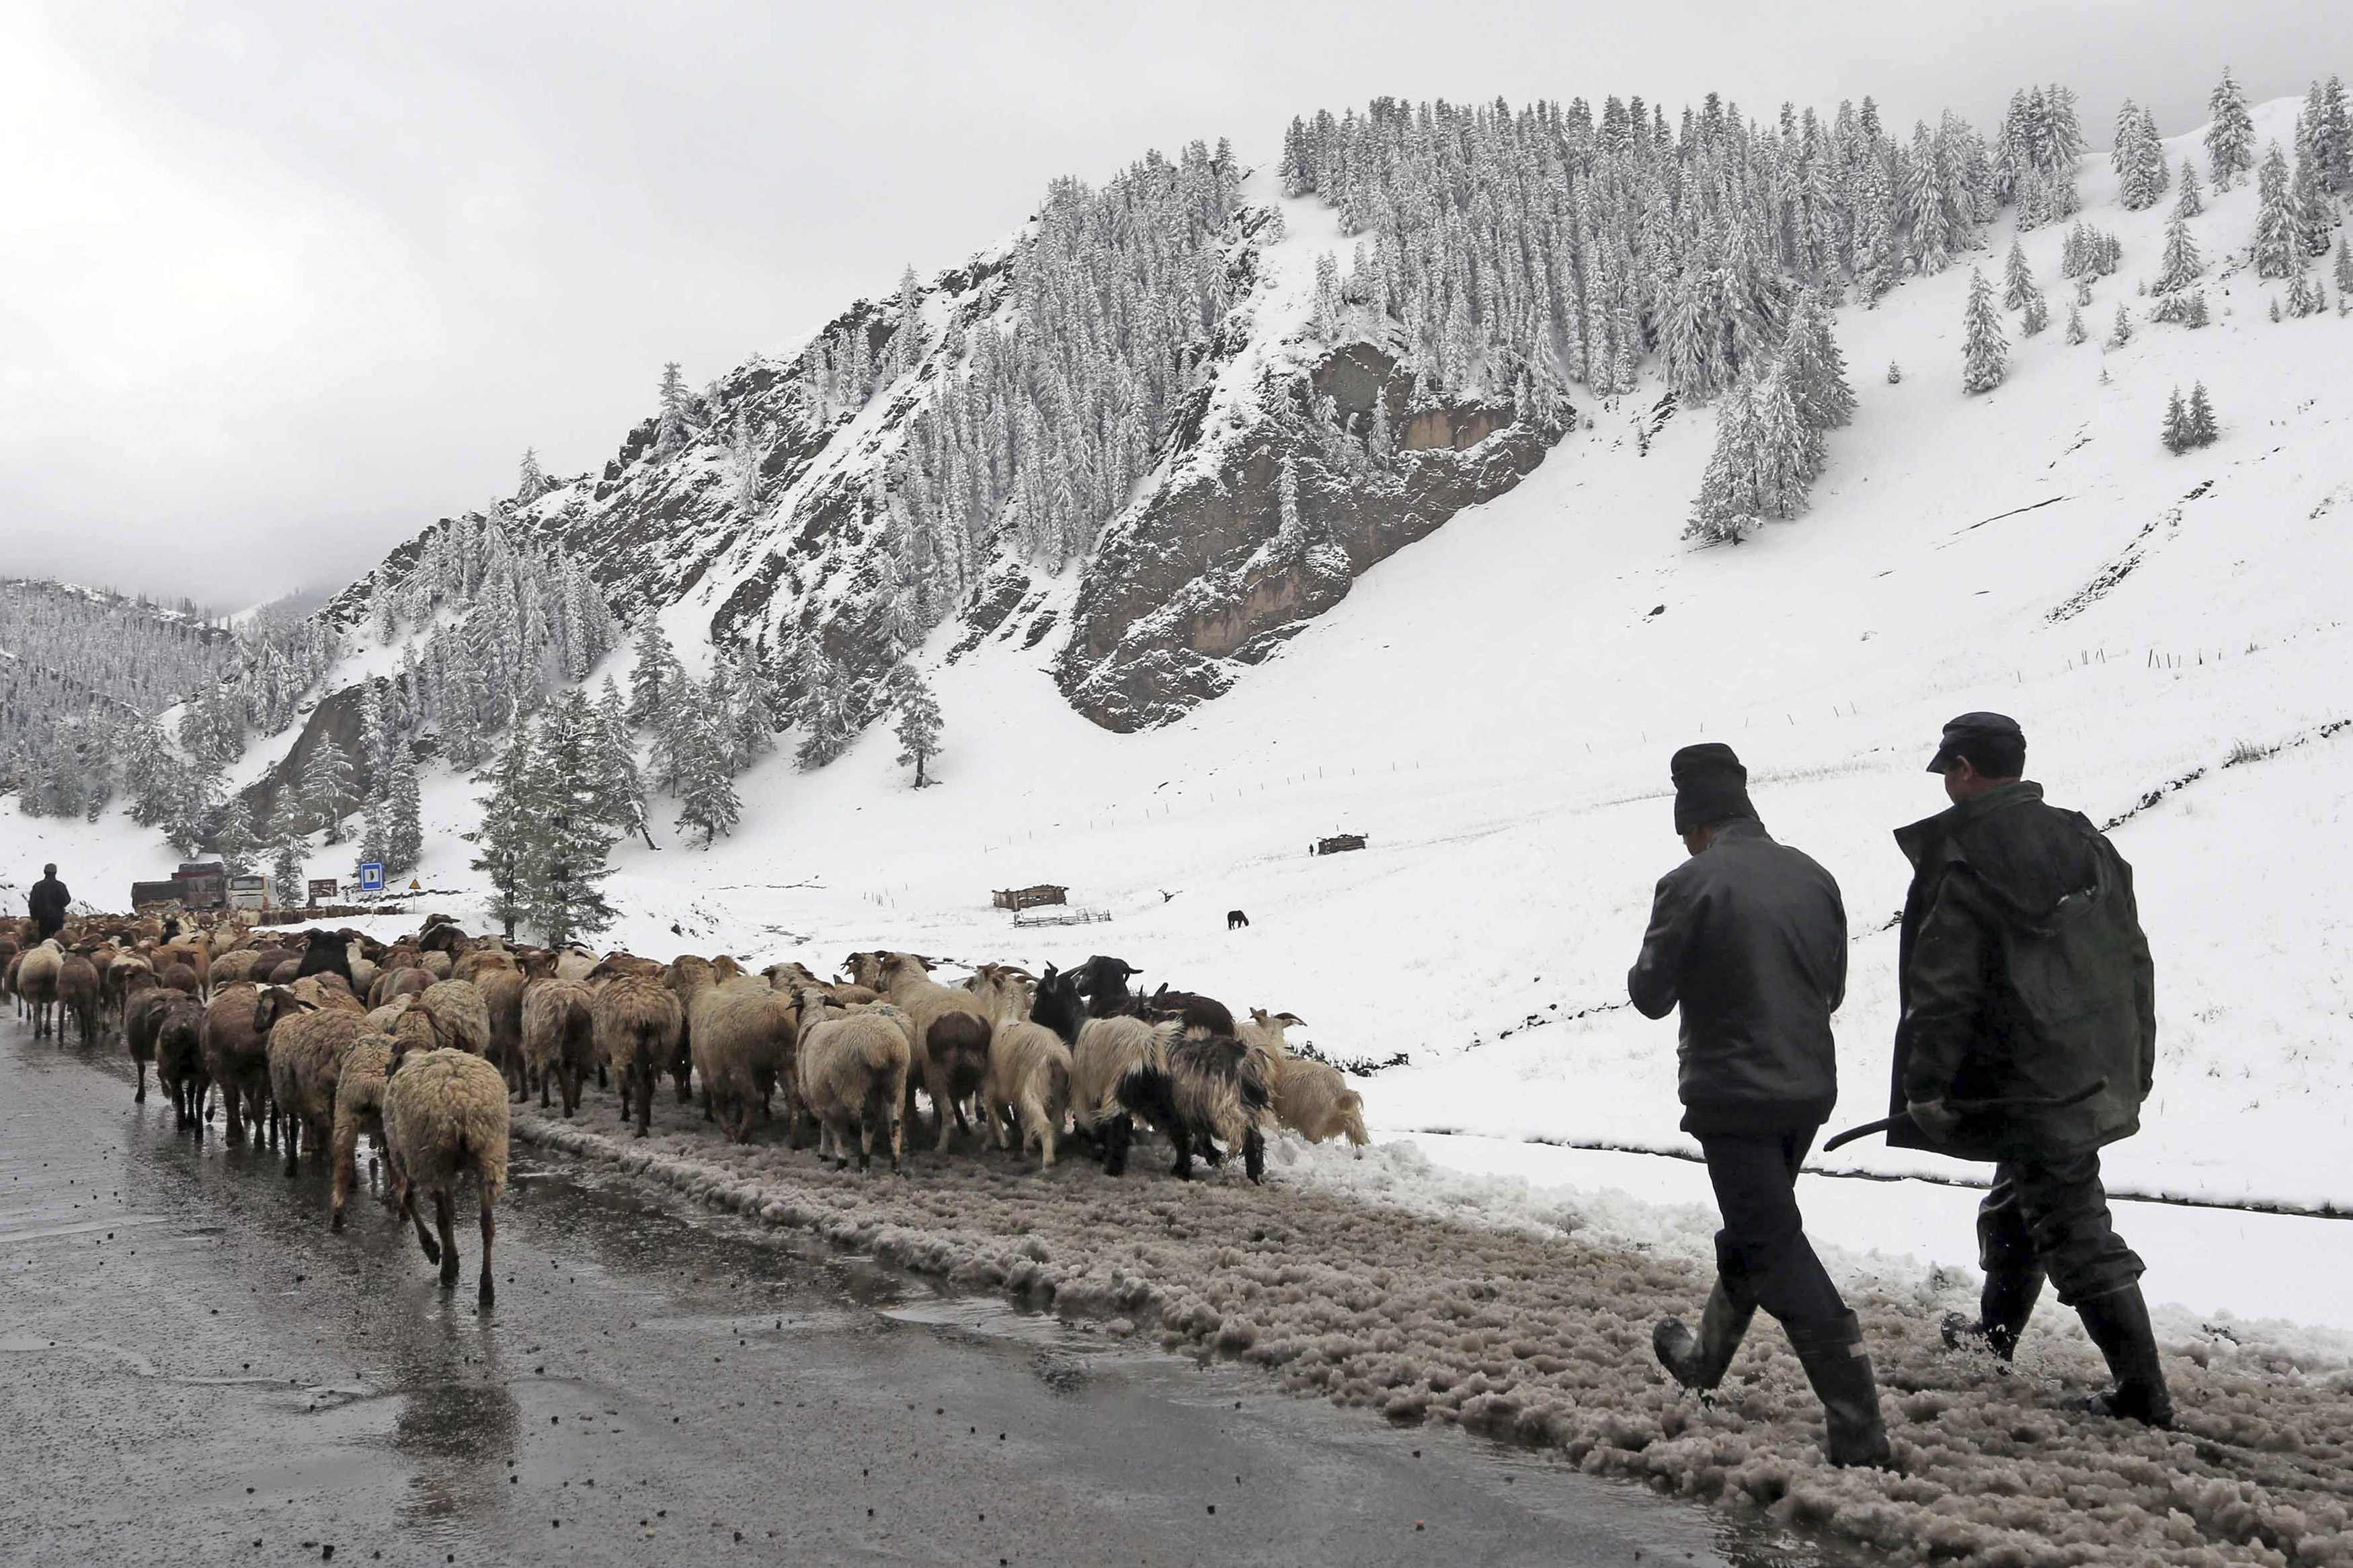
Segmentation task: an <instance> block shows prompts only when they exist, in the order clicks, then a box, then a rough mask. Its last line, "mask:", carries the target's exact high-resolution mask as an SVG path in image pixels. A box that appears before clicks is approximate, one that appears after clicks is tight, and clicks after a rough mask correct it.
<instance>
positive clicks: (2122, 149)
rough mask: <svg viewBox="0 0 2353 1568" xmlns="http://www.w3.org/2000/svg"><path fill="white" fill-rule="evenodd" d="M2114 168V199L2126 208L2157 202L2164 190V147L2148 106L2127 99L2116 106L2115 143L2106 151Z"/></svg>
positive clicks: (2131, 210)
mask: <svg viewBox="0 0 2353 1568" xmlns="http://www.w3.org/2000/svg"><path fill="white" fill-rule="evenodd" d="M2108 160H2109V163H2110V165H2111V166H2112V167H2114V168H2115V170H2116V199H2117V200H2118V201H2119V202H2120V203H2122V204H2123V205H2124V207H2125V210H2126V211H2127V212H2140V211H2142V210H2144V209H2145V208H2147V207H2152V206H2155V205H2157V201H2158V197H2159V196H2162V195H2164V194H2165V184H2166V172H2165V147H2164V144H2163V143H2162V142H2159V141H2158V136H2157V126H2156V123H2155V122H2154V121H2152V120H2151V119H2150V118H2149V113H2148V110H2145V109H2143V108H2141V107H2140V106H2139V105H2138V104H2137V103H2135V102H2134V101H2133V100H2131V99H2129V98H2127V99H2126V100H2125V101H2124V107H2123V108H2121V109H2119V110H2116V146H2115V147H2114V148H2113V149H2112V150H2111V151H2110V153H2109V154H2108Z"/></svg>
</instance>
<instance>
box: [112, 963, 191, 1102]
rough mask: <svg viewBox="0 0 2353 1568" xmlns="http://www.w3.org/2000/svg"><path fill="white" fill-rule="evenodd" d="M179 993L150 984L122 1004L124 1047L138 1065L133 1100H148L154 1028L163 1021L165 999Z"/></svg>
mask: <svg viewBox="0 0 2353 1568" xmlns="http://www.w3.org/2000/svg"><path fill="white" fill-rule="evenodd" d="M151 978H152V977H151ZM178 994H179V993H178V992H176V991H165V990H164V989H163V988H161V987H160V986H154V985H151V986H149V987H148V988H147V989H146V990H144V991H142V992H140V993H139V994H137V995H135V996H133V997H132V998H131V999H130V1000H129V1001H128V1002H125V1003H124V1004H123V1005H122V1044H123V1048H124V1049H126V1050H128V1051H129V1052H130V1053H131V1061H132V1066H134V1067H136V1068H138V1069H139V1092H138V1093H136V1094H134V1095H132V1097H131V1098H132V1103H133V1104H136V1105H144V1104H145V1103H146V1102H147V1064H148V1063H149V1062H152V1061H153V1060H154V1059H155V1030H156V1029H157V1027H158V1026H161V1025H162V1023H163V1022H164V1003H165V1002H166V1001H168V1000H169V999H170V998H172V997H174V996H176V995H178ZM185 1000H188V1001H194V1000H195V998H194V997H188V998H185Z"/></svg>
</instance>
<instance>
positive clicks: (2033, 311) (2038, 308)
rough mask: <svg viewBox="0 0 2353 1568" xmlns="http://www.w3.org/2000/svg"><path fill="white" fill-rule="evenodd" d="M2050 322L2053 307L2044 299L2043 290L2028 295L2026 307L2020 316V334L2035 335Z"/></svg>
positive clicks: (2028, 336) (2024, 335) (2029, 336)
mask: <svg viewBox="0 0 2353 1568" xmlns="http://www.w3.org/2000/svg"><path fill="white" fill-rule="evenodd" d="M2050 324H2051V307H2050V305H2049V304H2047V303H2046V302H2045V301H2044V300H2043V298H2042V290H2041V289H2036V290H2035V291H2034V292H2033V293H2031V294H2030V295H2028V296H2027V298H2026V309H2025V310H2023V311H2022V312H2021V314H2020V316H2019V319H2018V331H2019V335H2020V336H2021V337H2027V338H2031V337H2034V336H2036V335H2037V334H2038V333H2040V332H2041V331H2042V330H2043V329H2044V328H2046V327H2048V326H2049V325H2050Z"/></svg>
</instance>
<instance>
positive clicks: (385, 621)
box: [368, 566, 400, 644]
mask: <svg viewBox="0 0 2353 1568" xmlns="http://www.w3.org/2000/svg"><path fill="white" fill-rule="evenodd" d="M368 612H369V616H370V618H371V619H372V621H373V622H374V623H375V640H376V641H377V642H379V643H387V644H388V643H390V642H391V641H392V639H393V638H394V637H398V636H399V635H400V602H399V598H398V596H397V595H395V594H394V592H393V584H392V579H391V577H390V576H389V575H388V574H386V573H385V569H384V568H383V567H381V566H379V567H377V568H376V569H375V571H374V572H371V573H369V574H368Z"/></svg>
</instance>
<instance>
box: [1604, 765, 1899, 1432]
mask: <svg viewBox="0 0 2353 1568" xmlns="http://www.w3.org/2000/svg"><path fill="white" fill-rule="evenodd" d="M1668 766H1669V772H1670V773H1671V774H1672V778H1673V780H1674V785H1675V831H1676V832H1677V833H1678V834H1680V835H1682V837H1683V847H1684V848H1685V849H1686V850H1687V851H1689V853H1690V858H1689V859H1687V860H1685V861H1684V862H1683V864H1682V865H1681V866H1678V867H1677V868H1675V869H1673V870H1672V871H1670V872H1668V873H1667V875H1666V876H1664V877H1662V878H1661V879H1659V885H1658V890H1657V893H1656V895H1655V897H1654V899H1653V901H1652V903H1651V926H1650V930H1649V931H1648V932H1646V933H1645V934H1644V936H1643V939H1642V952H1641V957H1640V958H1639V959H1637V960H1636V961H1635V963H1634V968H1633V971H1632V973H1630V974H1628V975H1627V977H1626V988H1627V991H1628V993H1629V994H1630V996H1631V997H1632V999H1633V1003H1634V1005H1635V1006H1636V1007H1638V1008H1640V1009H1641V1012H1642V1014H1643V1016H1645V1017H1651V1018H1663V1017H1665V1016H1667V1014H1668V1012H1669V1011H1671V1010H1672V1009H1675V1008H1677V1007H1680V1008H1681V1009H1682V1021H1681V1033H1680V1038H1679V1042H1678V1044H1677V1046H1676V1056H1677V1058H1678V1063H1679V1066H1678V1080H1679V1082H1678V1088H1679V1091H1680V1094H1681V1098H1682V1100H1683V1108H1684V1110H1683V1131H1686V1132H1689V1133H1691V1134H1692V1135H1693V1136H1694V1137H1696V1138H1697V1139H1698V1140H1699V1144H1700V1149H1701V1151H1702V1152H1704V1154H1705V1155H1706V1157H1707V1173H1708V1180H1709V1181H1710V1182H1711V1183H1712V1184H1714V1185H1715V1200H1716V1206H1717V1207H1718V1208H1719V1209H1720V1210H1721V1211H1722V1213H1723V1216H1724V1228H1723V1229H1722V1230H1720V1231H1718V1232H1716V1237H1715V1258H1716V1263H1715V1268H1716V1279H1715V1289H1714V1290H1713V1291H1711V1292H1710V1293H1709V1295H1708V1299H1707V1307H1706V1310H1704V1312H1703V1313H1702V1315H1701V1318H1700V1325H1699V1331H1698V1332H1697V1333H1696V1334H1694V1333H1693V1332H1692V1331H1691V1330H1690V1329H1688V1328H1686V1327H1685V1326H1684V1325H1683V1322H1682V1321H1680V1320H1678V1319H1674V1318H1669V1319H1667V1320H1665V1321H1662V1323H1660V1324H1659V1326H1658V1331H1657V1332H1656V1333H1655V1334H1654V1335H1653V1336H1652V1343H1653V1345H1654V1347H1655V1349H1656V1350H1657V1352H1658V1356H1659V1360H1660V1361H1661V1362H1662V1363H1664V1364H1665V1366H1666V1369H1667V1371H1668V1372H1669V1373H1672V1375H1673V1376H1674V1379H1675V1381H1676V1382H1678V1383H1680V1384H1683V1386H1684V1387H1685V1388H1692V1389H1702V1390H1704V1389H1711V1388H1714V1387H1715V1385H1716V1384H1718V1383H1720V1382H1722V1381H1723V1379H1724V1374H1725V1370H1726V1369H1727V1368H1728V1367H1730V1365H1731V1364H1732V1358H1733V1356H1734V1355H1735V1354H1736V1352H1738V1351H1739V1349H1740V1342H1741V1340H1742V1339H1743V1337H1744V1336H1746V1333H1747V1331H1748V1325H1749V1322H1750V1321H1751V1320H1752V1319H1753V1318H1754V1317H1755V1316H1756V1313H1757V1309H1758V1308H1759V1307H1762V1308H1764V1310H1766V1311H1767V1312H1770V1313H1771V1314H1772V1315H1773V1317H1774V1318H1775V1319H1776V1320H1777V1321H1778V1322H1779V1323H1780V1325H1781V1329H1782V1331H1783V1332H1784V1333H1786V1334H1788V1337H1789V1348H1790V1349H1791V1350H1793V1351H1795V1352H1797V1356H1798V1361H1799V1364H1800V1365H1802V1366H1803V1367H1804V1368H1805V1370H1806V1377H1807V1379H1808V1381H1809V1382H1810V1383H1811V1384H1813V1387H1814V1393H1815V1394H1816V1395H1818V1396H1819V1397H1820V1400H1821V1402H1822V1414H1823V1419H1824V1424H1825V1426H1827V1428H1828V1440H1827V1442H1826V1444H1825V1449H1826V1451H1827V1453H1828V1454H1829V1457H1830V1459H1831V1463H1832V1464H1835V1465H1877V1466H1888V1467H1892V1466H1893V1465H1894V1453H1893V1451H1892V1450H1891V1449H1890V1448H1889V1447H1888V1442H1887V1432H1886V1428H1885V1426H1883V1423H1882V1421H1881V1418H1880V1414H1879V1391H1878V1387H1877V1384H1876V1383H1875V1382H1874V1380H1873V1376H1872V1368H1871V1360H1870V1357H1869V1355H1868V1353H1867V1352H1865V1351H1864V1350H1863V1347H1862V1325H1861V1324H1859V1323H1858V1322H1857V1321H1855V1315H1854V1313H1853V1312H1852V1311H1851V1310H1848V1308H1847V1304H1846V1302H1845V1301H1844V1300H1842V1299H1841V1297H1840V1295H1839V1291H1838V1287H1837V1286H1836V1285H1834V1284H1832V1283H1831V1277H1830V1275H1829V1273H1828V1272H1827V1271H1826V1270H1824V1268H1822V1264H1821V1260H1820V1258H1817V1257H1815V1256H1814V1249H1813V1247H1812V1245H1811V1244H1810V1243H1809V1242H1808V1241H1807V1239H1806V1232H1805V1224H1804V1221H1803V1219H1802V1217H1801V1216H1800V1215H1799V1212H1798V1198H1797V1179H1798V1170H1799V1166H1800V1165H1801V1164H1803V1163H1804V1161H1805V1158H1806V1155H1807V1152H1809V1151H1810V1150H1811V1149H1812V1147H1813V1142H1814V1137H1815V1134H1816V1133H1818V1132H1819V1131H1820V1130H1821V1125H1822V1122H1823V1121H1825V1120H1827V1119H1828V1118H1829V1116H1830V1113H1831V1105H1832V1103H1833V1102H1834V1101H1835V1100H1837V1098H1838V1067H1837V1062H1836V1057H1835V1047H1834V1046H1833V1044H1832V1041H1831V1014H1832V1013H1834V1012H1836V1011H1837V1010H1838V1005H1839V1003H1840V1002H1841V999H1843V997H1844V995H1845V994H1846V949H1847V941H1846V909H1845V905H1844V904H1843V903H1842V902H1841V900H1840V898H1839V889H1838V883H1837V882H1835V881H1834V880H1832V879H1831V874H1830V873H1829V872H1828V871H1825V870H1823V869H1822V868H1821V867H1820V866H1819V865H1817V864H1815V863H1814V861H1813V860H1812V859H1810V858H1808V857H1807V856H1805V855H1804V854H1801V853H1800V852H1799V851H1798V850H1796V849H1792V848H1790V847H1788V846H1787V845H1784V844H1779V843H1777V842H1775V840H1774V838H1773V837H1772V835H1770V834H1768V833H1767V832H1766V831H1765V825H1764V824H1763V823H1762V822H1760V821H1758V820H1757V812H1756V808H1755V807H1754V806H1752V805H1750V804H1749V800H1748V789H1747V783H1748V772H1747V769H1746V768H1745V767H1743V766H1742V765H1741V763H1740V759H1739V758H1738V757H1737V756H1736V755H1734V754H1733V751H1732V748H1731V747H1729V746H1725V745H1721V744H1715V743H1709V744H1705V745H1698V746H1686V747H1684V748H1683V750H1682V751H1679V752H1676V753H1675V754H1674V756H1673V758H1672V761H1671V762H1670V763H1669V764H1668Z"/></svg>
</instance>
